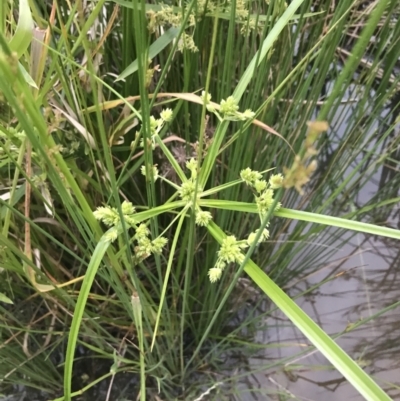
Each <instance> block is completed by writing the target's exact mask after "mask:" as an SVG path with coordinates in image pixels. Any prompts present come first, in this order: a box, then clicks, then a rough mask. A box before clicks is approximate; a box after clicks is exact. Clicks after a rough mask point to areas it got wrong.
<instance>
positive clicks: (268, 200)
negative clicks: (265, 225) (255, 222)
mask: <svg viewBox="0 0 400 401" xmlns="http://www.w3.org/2000/svg"><path fill="white" fill-rule="evenodd" d="M240 177H241V178H242V180H243V181H244V182H245V183H246V184H247V185H249V186H251V187H253V188H254V190H255V192H256V196H255V200H256V204H257V208H258V212H259V214H260V217H261V219H262V218H263V217H264V216H265V215H266V214H267V213H268V210H269V209H270V208H271V206H272V204H273V203H274V189H277V188H280V187H281V186H282V183H283V176H282V174H273V175H271V177H270V179H269V181H268V182H267V181H265V180H263V179H262V174H261V173H259V172H258V171H253V170H251V169H250V168H246V169H244V170H242V171H241V172H240ZM280 207H281V203H280V202H278V204H277V205H276V207H275V211H276V210H278V209H279V208H280Z"/></svg>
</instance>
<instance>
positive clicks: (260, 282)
mask: <svg viewBox="0 0 400 401" xmlns="http://www.w3.org/2000/svg"><path fill="white" fill-rule="evenodd" d="M30 5H31V9H29V8H28V4H27V2H24V1H21V2H20V8H19V10H17V9H14V8H13V7H14V5H13V3H12V2H3V3H2V14H0V15H1V18H0V21H1V22H0V23H1V24H2V25H1V35H0V45H1V48H2V50H1V53H0V93H1V94H2V99H1V104H0V107H1V112H2V114H1V125H0V127H1V133H2V150H3V152H2V158H1V161H2V165H1V179H2V195H3V196H2V199H1V201H0V202H1V215H2V219H1V221H2V227H1V228H2V231H1V235H0V240H1V246H2V253H1V258H2V260H1V262H2V265H1V266H2V269H3V270H2V273H1V274H2V276H3V278H4V280H2V281H1V288H0V293H1V295H2V300H3V303H1V304H0V308H1V316H2V317H3V319H2V321H1V326H0V333H1V342H2V345H1V346H0V358H1V362H2V363H0V372H1V373H0V375H1V377H2V378H3V385H4V389H5V390H7V389H8V390H9V388H10V386H12V385H13V384H15V383H18V384H24V385H26V386H28V387H32V388H40V389H42V390H45V391H47V392H48V393H49V394H51V397H53V398H55V397H59V396H60V395H62V397H61V398H58V399H65V400H69V399H71V398H72V396H74V395H79V394H82V393H88V392H89V391H92V390H93V388H94V387H95V386H96V385H98V383H103V385H104V383H106V386H108V389H109V390H110V391H114V393H111V392H110V393H108V395H107V397H108V398H109V399H123V397H124V396H125V395H124V392H123V391H122V390H121V388H117V387H118V386H117V385H115V386H114V385H113V384H114V383H118V380H120V378H121V377H124V374H125V376H126V375H129V377H133V378H134V380H135V382H134V383H133V384H134V389H135V390H134V391H135V397H136V395H138V394H140V398H141V399H142V400H144V399H155V397H156V396H160V397H163V398H164V399H195V398H196V397H200V396H201V394H204V393H205V392H207V391H209V392H210V393H211V394H216V395H215V397H217V398H216V399H221V398H218V397H222V396H221V393H219V391H224V392H225V395H227V394H229V391H230V390H229V387H228V386H227V385H228V384H229V380H225V378H224V376H223V374H222V372H223V371H224V369H226V368H227V366H226V364H224V358H225V357H226V355H228V354H229V351H231V352H232V350H237V349H238V348H240V349H242V350H245V349H247V350H248V352H249V353H251V352H253V351H254V350H255V349H259V345H258V344H255V343H254V340H253V335H254V333H255V330H256V329H257V325H258V324H259V322H260V321H261V319H262V314H261V315H260V306H261V305H263V304H264V310H265V299H266V297H265V296H264V295H263V296H261V295H259V296H258V297H257V300H256V301H255V303H253V304H249V303H247V302H245V300H246V299H248V297H249V292H250V288H254V287H259V288H260V289H261V290H262V291H263V292H264V293H265V294H267V295H268V297H269V298H270V299H272V301H273V302H274V303H275V304H276V305H277V306H278V307H279V308H280V309H281V310H282V311H283V312H284V313H286V314H287V315H288V317H289V318H290V319H291V320H292V321H293V322H294V324H295V325H296V326H297V327H298V328H299V329H300V330H302V331H303V332H304V334H305V335H306V336H307V337H308V339H309V340H310V341H311V342H313V344H314V345H315V346H316V347H317V348H318V349H319V350H320V351H321V352H323V353H324V355H325V356H327V357H328V359H329V360H330V361H331V363H332V364H333V365H334V366H335V367H336V368H338V369H339V370H340V372H341V373H342V374H343V375H344V376H345V377H346V378H347V379H348V380H349V381H350V382H351V383H352V384H353V385H354V386H355V387H356V388H357V390H358V391H359V392H360V393H361V394H362V395H363V396H364V397H365V398H367V399H371V400H383V399H389V398H388V396H386V395H385V393H384V392H383V391H382V390H381V389H380V388H379V387H378V386H377V385H376V384H375V383H374V382H373V380H372V379H371V378H370V377H369V376H367V375H366V374H365V373H364V372H363V371H362V370H361V368H359V367H358V366H357V364H355V363H354V362H352V361H351V360H350V358H349V357H348V356H347V355H346V354H345V353H344V352H343V351H342V350H341V349H340V348H339V347H338V346H337V345H336V344H335V343H334V342H333V341H332V340H330V339H329V337H328V336H327V335H326V334H325V333H324V332H323V331H322V330H321V329H319V328H318V327H317V326H316V325H315V324H314V323H313V322H312V321H311V320H310V319H309V318H308V317H307V316H306V315H305V314H304V313H303V312H302V311H301V310H300V309H299V308H298V307H296V304H295V303H294V302H293V301H291V300H290V299H289V297H288V296H287V295H286V294H285V293H284V292H283V291H282V290H281V289H280V288H279V287H280V286H284V285H285V283H287V282H289V281H290V280H291V279H292V278H294V277H296V276H298V275H299V274H301V273H303V272H309V273H311V272H312V271H315V270H316V269H318V268H319V266H320V265H321V264H322V263H324V262H325V261H327V260H328V258H329V257H331V256H332V254H333V252H334V251H333V250H332V249H333V247H332V246H331V245H332V244H334V243H335V246H336V247H337V246H338V243H340V237H341V236H342V235H343V230H344V229H346V230H347V229H350V230H358V231H362V232H370V233H373V234H376V235H382V236H387V237H391V238H395V239H399V238H400V233H399V231H398V230H394V229H392V228H390V227H385V224H383V223H384V220H385V216H387V213H388V208H390V207H391V205H393V204H395V203H396V202H398V191H397V188H398V186H397V183H398V175H396V174H393V173H392V174H386V175H385V179H384V182H382V190H381V191H380V193H379V194H377V195H376V197H374V198H372V200H371V201H370V202H369V203H367V204H364V203H363V202H358V201H357V198H356V196H357V193H358V192H359V191H360V188H362V187H363V186H364V185H365V184H366V183H367V182H368V180H369V178H370V177H371V176H372V175H373V174H374V173H376V171H379V169H382V168H384V169H385V170H384V171H388V170H387V169H388V168H390V169H391V170H390V171H396V169H397V168H398V167H397V162H396V152H397V148H398V142H399V139H398V136H396V135H395V129H396V126H397V125H398V109H399V101H398V96H397V95H396V94H397V93H398V90H399V87H400V83H399V79H400V78H399V75H398V74H397V75H396V74H394V73H393V71H394V68H395V67H396V65H397V68H398V60H399V57H400V46H399V41H400V34H399V33H400V32H399V31H400V23H399V21H398V16H399V12H400V9H399V5H398V2H396V1H390V0H382V1H380V2H377V3H371V4H369V3H368V2H362V1H361V2H360V1H351V2H338V4H335V3H334V2H333V1H330V0H322V1H320V2H312V1H311V0H295V1H292V2H291V3H290V4H286V3H285V2H283V1H275V2H269V4H266V3H265V2H262V1H255V2H252V3H245V2H240V1H237V0H236V1H233V2H230V3H226V4H225V3H214V2H206V3H202V2H199V1H194V0H193V1H192V2H189V3H188V4H186V5H185V6H182V4H178V3H176V4H175V3H171V4H170V5H169V6H170V7H169V8H167V6H165V5H160V4H150V3H149V4H146V3H145V2H143V1H137V0H135V1H132V2H127V1H122V0H115V1H98V2H88V3H86V2H81V1H77V2H73V3H70V2H64V1H61V0H60V1H55V2H54V3H53V4H52V5H51V4H50V3H48V4H46V3H42V2H39V1H37V2H35V1H33V2H31V3H30ZM31 16H32V17H31ZM31 18H33V20H34V21H35V24H36V26H37V28H36V31H35V35H34V37H32V36H31V33H30V32H31V30H30V23H31ZM17 22H18V24H19V25H18V26H17ZM40 34H42V35H40ZM12 37H13V38H16V39H12V40H11V38H12ZM18 38H20V39H18ZM40 41H41V42H42V45H41V46H40V45H38V43H40ZM29 45H30V46H29ZM11 51H14V52H15V53H12V52H11ZM150 59H151V61H150ZM201 91H205V93H210V94H211V95H212V99H211V100H212V102H213V103H210V104H209V106H210V105H211V106H213V108H214V110H212V108H210V107H208V108H207V107H206V105H205V102H204V97H201V96H200V95H201ZM231 95H233V96H234V98H235V100H236V101H237V102H238V106H239V111H240V112H241V113H242V112H245V110H246V109H250V110H252V111H253V112H255V115H254V116H253V117H250V118H244V119H243V120H242V117H243V114H240V113H238V112H236V111H235V112H231V113H229V112H225V113H224V112H223V102H222V100H224V99H225V100H226V99H228V97H229V96H231ZM389 104H390V109H389V110H390V111H389V112H388V111H387V110H388V109H387V107H388V105H389ZM220 107H221V108H220ZM166 108H171V110H172V116H171V117H170V118H168V119H165V121H163V122H161V121H159V122H158V125H157V128H155V125H154V124H155V123H154V121H153V118H155V119H159V118H160V115H161V111H162V110H165V109H166ZM393 116H395V117H393ZM232 120H234V121H232ZM312 120H319V121H327V122H328V123H329V130H328V131H327V132H325V133H319V132H316V133H318V134H319V135H318V136H317V139H316V140H315V143H313V144H312V145H313V146H315V147H316V148H317V149H318V155H316V156H313V157H310V158H309V159H308V160H305V159H303V160H302V162H301V164H300V165H298V168H297V169H296V170H293V171H291V170H290V167H291V166H293V163H294V161H295V156H296V155H299V157H300V158H304V157H305V156H307V155H310V151H311V143H310V136H309V135H310V130H309V129H308V126H307V122H308V121H312ZM155 130H157V135H156V134H155ZM311 131H312V129H311ZM307 138H308V139H307ZM192 157H194V158H195V159H196V160H197V162H198V164H197V165H196V166H195V168H192V170H191V171H189V170H188V168H187V166H186V162H187V161H189V160H190V159H191V158H192ZM312 159H314V160H318V163H319V167H318V168H317V170H316V171H315V173H314V174H313V175H311V174H310V173H311V171H312V169H310V170H307V171H308V172H307V173H304V174H303V175H302V176H296V174H295V173H296V172H298V171H300V170H301V168H302V166H303V165H304V167H307V165H309V164H308V163H313V162H312V161H311V160H312ZM154 166H155V167H157V168H158V170H159V175H160V177H159V178H158V179H157V180H155V177H154V176H153V174H152V172H153V167H154ZM142 167H143V170H142V169H141V168H142ZM192 167H193V166H192ZM247 167H249V168H251V169H252V170H256V171H260V172H263V173H264V177H266V178H267V179H268V178H269V176H270V175H271V174H276V173H283V172H285V171H286V172H287V174H286V175H287V177H286V178H287V181H286V182H288V178H290V174H292V178H293V177H294V178H295V179H297V181H296V180H295V183H296V184H297V186H298V187H299V186H300V181H299V180H300V179H303V180H304V181H307V180H308V179H310V181H308V183H307V185H305V186H304V187H303V188H301V189H302V190H303V191H304V193H303V195H302V196H300V195H299V191H298V190H300V188H298V190H296V189H294V188H287V189H284V190H283V189H281V190H279V191H278V192H277V194H276V197H280V199H276V202H275V205H276V203H277V201H278V200H280V202H282V205H283V208H281V209H280V210H279V211H277V212H275V213H274V216H273V213H272V211H273V209H274V208H273V207H270V209H269V211H268V213H265V214H263V215H261V216H259V213H258V212H257V207H256V204H255V203H254V191H253V190H252V189H251V188H250V187H249V186H246V185H245V183H244V182H243V180H241V178H240V177H241V171H242V170H243V169H246V168H247ZM285 168H286V169H285ZM271 169H273V171H270V170H271ZM267 170H268V172H267ZM290 171H291V172H290ZM143 173H144V174H143ZM288 176H289V177H288ZM191 177H192V180H191ZM182 183H189V184H188V185H191V184H193V185H194V186H193V188H194V192H191V193H190V194H191V195H190V196H191V197H192V198H191V199H193V200H194V199H197V195H199V196H201V197H200V200H199V201H197V205H198V207H200V208H201V209H202V210H203V211H209V212H210V213H211V214H212V218H213V220H212V222H210V223H209V224H208V226H207V227H199V226H197V225H196V211H195V210H194V208H193V207H191V206H193V203H192V204H191V203H190V202H189V203H188V202H187V199H186V200H185V199H183V200H182V199H181V198H180V197H179V194H180V193H181V192H179V191H181V184H182ZM124 201H127V202H130V203H132V205H133V206H134V207H135V208H136V211H135V213H131V212H132V211H130V212H129V213H128V212H127V209H126V207H127V206H126V203H124ZM99 207H109V208H113V209H112V211H110V210H109V211H108V212H107V211H106V210H104V209H103V213H109V214H110V213H111V214H112V216H113V219H114V220H113V221H114V223H115V224H111V225H110V226H109V227H106V225H104V224H103V223H101V222H99V221H98V220H97V219H96V216H95V214H94V213H93V212H94V211H95V210H96V209H97V208H99ZM372 212H373V213H372ZM374 216H381V217H380V220H379V221H377V220H376V219H375V218H374ZM97 217H99V216H97ZM100 217H101V216H100ZM103 217H104V216H103ZM260 217H261V219H260ZM129 218H131V220H129ZM132 219H133V220H134V222H132ZM269 220H271V221H270V226H269V231H270V239H269V240H268V241H266V242H264V243H261V244H257V245H256V243H257V242H258V241H257V240H258V239H256V241H255V242H253V244H252V245H251V246H250V248H249V250H248V252H247V254H246V251H245V252H244V254H243V256H244V255H246V256H244V260H242V261H241V263H239V264H230V265H229V266H227V267H226V268H225V269H224V271H223V274H222V277H221V279H220V280H219V281H218V282H217V283H213V284H212V283H210V280H209V275H208V274H209V269H210V268H212V267H213V266H214V265H215V263H216V261H217V255H218V251H219V249H220V243H222V242H223V240H224V238H225V236H227V235H228V236H229V235H234V236H235V237H236V238H237V239H244V238H247V236H248V235H249V234H250V233H251V232H255V231H256V230H258V229H259V228H260V227H262V228H264V227H265V226H266V225H267V224H268V223H269ZM141 223H145V224H146V225H147V228H148V231H149V233H148V234H146V236H145V237H146V239H151V240H153V241H154V240H155V239H157V238H158V239H159V238H162V237H165V238H167V239H168V244H167V245H165V246H164V247H163V248H162V251H161V249H157V252H154V254H153V255H151V256H150V257H147V258H145V257H144V255H142V257H141V256H140V251H141V250H140V249H139V248H140V246H142V245H143V243H144V242H145V239H144V238H143V236H142V237H141V236H140V235H139V234H138V230H139V224H141ZM310 223H313V224H310ZM369 223H373V224H369ZM325 226H331V227H336V228H337V229H335V230H332V229H331V230H330V231H329V233H328V232H327V231H326V230H324V227H325ZM142 229H144V228H143V227H142ZM261 231H262V230H258V236H260V235H261ZM141 241H142V242H141ZM343 241H344V240H343ZM310 242H313V243H315V247H314V249H311V250H310V247H308V248H307V254H304V250H305V246H306V245H309V243H310ZM321 244H323V246H324V247H323V248H322V247H321ZM146 249H149V248H146ZM147 253H149V252H147ZM146 256H148V255H146ZM243 271H244V272H246V273H247V274H248V275H249V276H250V278H251V279H252V281H253V284H246V285H243V283H246V282H245V281H244V275H243ZM265 273H267V274H268V276H267V275H266V274H265ZM253 291H254V290H253ZM241 300H243V301H241ZM4 301H6V302H8V304H7V303H4ZM243 315H245V316H246V317H245V318H244V319H241V321H240V324H239V325H238V327H233V323H234V322H235V320H236V319H237V318H238V316H243ZM242 345H245V346H246V347H247V348H246V347H243V346H242ZM245 352H246V351H245ZM90 361H95V363H91V364H89V363H90ZM100 362H101V363H100ZM38 371H41V372H46V374H45V375H43V374H38V373H37V372H38ZM83 373H85V375H83ZM63 381H64V384H63ZM100 385H101V384H100ZM223 389H224V390H223ZM218 394H219V395H218ZM110 397H111V398H110ZM131 397H132V395H131Z"/></svg>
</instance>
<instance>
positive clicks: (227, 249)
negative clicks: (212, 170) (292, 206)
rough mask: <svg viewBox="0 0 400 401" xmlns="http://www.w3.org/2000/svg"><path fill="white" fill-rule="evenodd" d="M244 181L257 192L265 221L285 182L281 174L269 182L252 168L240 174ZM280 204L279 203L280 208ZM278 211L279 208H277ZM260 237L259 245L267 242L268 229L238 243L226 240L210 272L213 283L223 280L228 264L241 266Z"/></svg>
mask: <svg viewBox="0 0 400 401" xmlns="http://www.w3.org/2000/svg"><path fill="white" fill-rule="evenodd" d="M240 176H241V178H242V180H243V181H244V182H245V183H246V184H247V185H249V186H251V187H252V188H253V189H254V190H255V192H256V196H255V199H256V203H257V208H258V211H259V214H260V218H261V219H263V217H264V216H265V214H266V213H267V212H268V210H269V209H270V207H271V206H272V204H273V203H274V190H275V189H277V188H280V187H281V186H282V182H283V176H282V175H281V174H275V175H272V176H271V177H270V179H269V181H268V182H267V181H265V180H263V179H262V174H261V173H259V172H258V171H253V170H251V169H250V168H246V169H245V170H242V171H241V173H240ZM279 206H280V203H278V206H277V207H279ZM275 210H277V208H275ZM257 237H258V241H257V244H260V243H261V242H265V241H266V240H267V239H268V238H269V231H268V229H266V228H264V229H263V230H262V232H260V229H258V230H256V231H255V232H252V233H250V234H249V236H248V237H247V239H246V240H241V241H238V240H237V239H236V238H235V237H234V236H233V235H231V236H228V237H226V238H224V240H223V241H222V244H221V248H220V250H219V251H218V259H217V262H216V263H215V265H214V267H212V268H211V269H210V270H209V271H208V277H209V279H210V281H211V282H212V283H215V282H216V281H218V280H219V279H220V278H221V275H222V272H223V270H224V268H225V267H226V265H227V264H228V263H239V264H241V263H242V262H243V260H244V255H243V251H244V250H245V249H246V248H248V247H250V246H252V245H253V244H254V242H255V241H256V238H257Z"/></svg>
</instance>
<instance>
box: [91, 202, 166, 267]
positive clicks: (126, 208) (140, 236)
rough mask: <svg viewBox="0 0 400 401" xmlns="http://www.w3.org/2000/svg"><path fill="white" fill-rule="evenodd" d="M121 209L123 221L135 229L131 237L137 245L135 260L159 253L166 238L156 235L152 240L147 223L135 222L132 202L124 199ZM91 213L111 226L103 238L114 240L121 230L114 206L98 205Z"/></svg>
mask: <svg viewBox="0 0 400 401" xmlns="http://www.w3.org/2000/svg"><path fill="white" fill-rule="evenodd" d="M121 209H122V216H123V219H124V222H125V223H126V224H127V225H128V226H130V227H132V228H134V230H135V235H134V236H133V239H134V240H136V242H137V245H136V246H135V248H134V249H135V256H136V262H137V263H139V262H141V261H142V260H144V259H146V258H147V257H149V256H150V255H151V254H160V253H161V252H162V249H163V247H164V246H165V245H166V244H167V242H168V240H167V239H166V238H164V237H158V238H156V239H154V240H151V239H150V238H149V236H150V230H149V229H148V228H147V225H146V224H144V223H141V224H139V225H137V224H136V221H135V217H134V214H135V208H134V207H133V205H132V203H130V202H126V201H124V202H122V204H121ZM93 214H94V217H95V218H96V219H97V220H100V221H102V222H103V223H104V224H105V225H106V226H108V227H111V228H110V230H108V231H107V233H106V234H105V238H106V239H107V240H109V241H110V242H112V241H114V240H115V239H116V238H117V237H118V234H119V233H120V231H121V224H120V223H121V217H120V215H119V213H118V210H117V209H116V208H114V207H108V206H106V207H98V208H97V209H96V210H95V211H94V212H93Z"/></svg>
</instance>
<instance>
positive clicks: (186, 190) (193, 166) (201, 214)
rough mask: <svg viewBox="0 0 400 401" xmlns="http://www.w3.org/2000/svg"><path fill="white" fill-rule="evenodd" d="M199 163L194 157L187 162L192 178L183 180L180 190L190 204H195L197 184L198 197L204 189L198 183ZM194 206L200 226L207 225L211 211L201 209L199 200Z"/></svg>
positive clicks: (210, 217) (197, 222)
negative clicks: (198, 203)
mask: <svg viewBox="0 0 400 401" xmlns="http://www.w3.org/2000/svg"><path fill="white" fill-rule="evenodd" d="M197 163H198V161H197V160H195V159H193V158H192V159H190V160H188V161H187V162H186V167H187V169H188V170H189V171H190V178H189V179H188V180H187V181H185V182H183V183H182V185H181V186H180V188H179V190H178V193H179V196H180V197H181V198H182V200H184V201H185V202H186V203H187V204H188V205H190V206H193V197H194V194H195V192H196V185H197V199H198V198H199V197H200V196H201V193H202V191H203V189H202V188H201V187H200V186H199V185H198V183H196V180H197ZM194 208H195V211H196V224H197V225H199V226H203V227H206V226H207V225H208V223H209V222H210V221H211V219H212V215H211V213H210V212H206V211H204V210H201V209H200V207H199V206H198V205H197V202H196V204H195V205H194Z"/></svg>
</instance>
